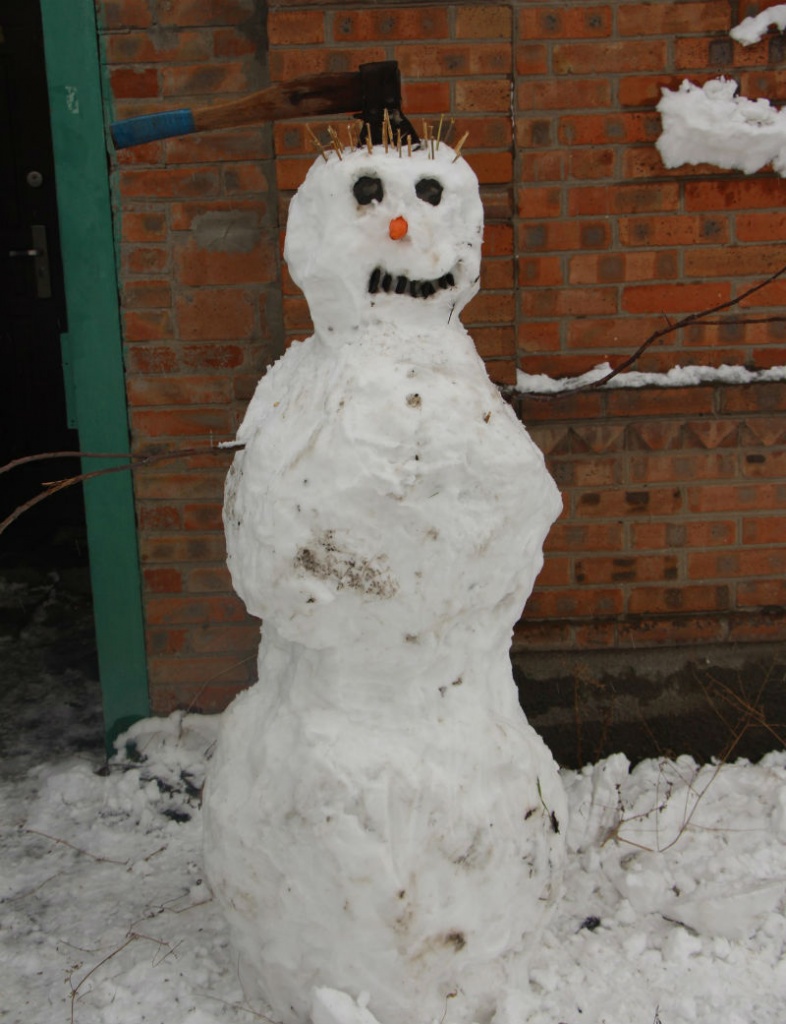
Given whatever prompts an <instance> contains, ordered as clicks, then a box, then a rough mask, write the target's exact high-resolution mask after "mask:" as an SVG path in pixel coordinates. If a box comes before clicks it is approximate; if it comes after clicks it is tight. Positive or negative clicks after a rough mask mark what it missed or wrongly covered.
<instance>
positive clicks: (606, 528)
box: [545, 520, 624, 552]
mask: <svg viewBox="0 0 786 1024" xmlns="http://www.w3.org/2000/svg"><path fill="white" fill-rule="evenodd" d="M623 548H624V537H623V532H622V523H586V522H582V523H574V522H566V521H564V520H560V521H559V522H557V523H555V525H554V526H552V528H551V531H550V532H549V535H548V537H547V538H546V544H545V550H547V551H564V552H587V551H622V550H623Z"/></svg>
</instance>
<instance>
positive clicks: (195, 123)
mask: <svg viewBox="0 0 786 1024" xmlns="http://www.w3.org/2000/svg"><path fill="white" fill-rule="evenodd" d="M363 99H364V97H363V86H362V79H361V73H360V72H359V71H349V72H335V73H326V74H321V75H307V76H306V77H305V78H296V79H295V80H294V81H293V82H287V83H282V84H279V85H271V86H269V87H268V88H267V89H261V90H260V91H259V92H255V93H252V94H251V95H250V96H244V97H243V98H242V99H239V100H229V101H228V102H226V103H217V104H216V105H215V106H212V107H200V108H197V109H196V110H190V109H188V108H182V109H180V110H167V111H163V112H162V113H160V114H143V115H142V116H141V117H130V118H128V119H127V120H125V121H115V123H114V124H112V125H110V129H109V130H110V132H111V133H112V141H113V142H114V144H115V149H126V148H127V147H129V146H141V145H142V144H143V143H145V142H154V141H155V140H156V139H171V138H173V137H174V136H176V135H190V134H191V133H192V132H205V131H213V130H215V129H216V128H239V127H241V126H243V125H247V124H259V123H260V122H263V121H273V120H278V119H279V118H287V117H316V116H318V115H320V114H346V113H352V112H354V111H357V110H361V109H362V107H363Z"/></svg>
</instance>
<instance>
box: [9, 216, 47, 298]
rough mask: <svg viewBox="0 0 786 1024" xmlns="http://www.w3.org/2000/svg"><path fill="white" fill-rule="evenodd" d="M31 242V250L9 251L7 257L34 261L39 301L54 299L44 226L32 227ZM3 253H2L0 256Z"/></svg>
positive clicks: (35, 225) (33, 225)
mask: <svg viewBox="0 0 786 1024" xmlns="http://www.w3.org/2000/svg"><path fill="white" fill-rule="evenodd" d="M30 241H31V242H32V243H33V244H32V246H31V248H29V249H7V250H6V256H8V257H9V258H10V259H20V258H21V259H24V258H25V257H27V258H28V259H32V260H34V263H33V274H34V276H35V293H36V297H37V298H39V299H51V298H52V281H51V278H50V275H49V249H48V243H47V239H46V226H45V225H44V224H31V225H30ZM1 255H2V253H0V256H1Z"/></svg>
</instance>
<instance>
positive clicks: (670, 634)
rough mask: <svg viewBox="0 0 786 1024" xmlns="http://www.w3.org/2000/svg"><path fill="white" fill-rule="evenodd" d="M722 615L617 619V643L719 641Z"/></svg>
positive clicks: (674, 644) (722, 631)
mask: <svg viewBox="0 0 786 1024" xmlns="http://www.w3.org/2000/svg"><path fill="white" fill-rule="evenodd" d="M726 632H727V630H726V624H725V622H724V621H723V620H722V619H716V618H709V617H704V616H696V615H687V616H685V617H683V618H679V617H678V618H672V617H668V618H667V617H663V618H660V617H658V618H656V617H650V616H647V617H645V618H643V619H635V618H634V619H632V620H630V621H623V622H620V623H619V624H618V626H617V637H618V642H619V646H620V647H623V648H624V647H633V648H636V647H680V646H691V647H693V646H695V645H696V644H709V643H720V642H721V641H723V640H725V639H726Z"/></svg>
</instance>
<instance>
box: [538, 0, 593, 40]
mask: <svg viewBox="0 0 786 1024" xmlns="http://www.w3.org/2000/svg"><path fill="white" fill-rule="evenodd" d="M611 25H612V9H611V5H610V4H597V5H592V6H590V7H577V6H569V7H565V6H564V5H557V4H543V5H538V6H532V7H530V6H528V7H522V9H521V10H520V13H519V38H520V39H588V38H593V39H602V38H604V37H606V36H609V35H611Z"/></svg>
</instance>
